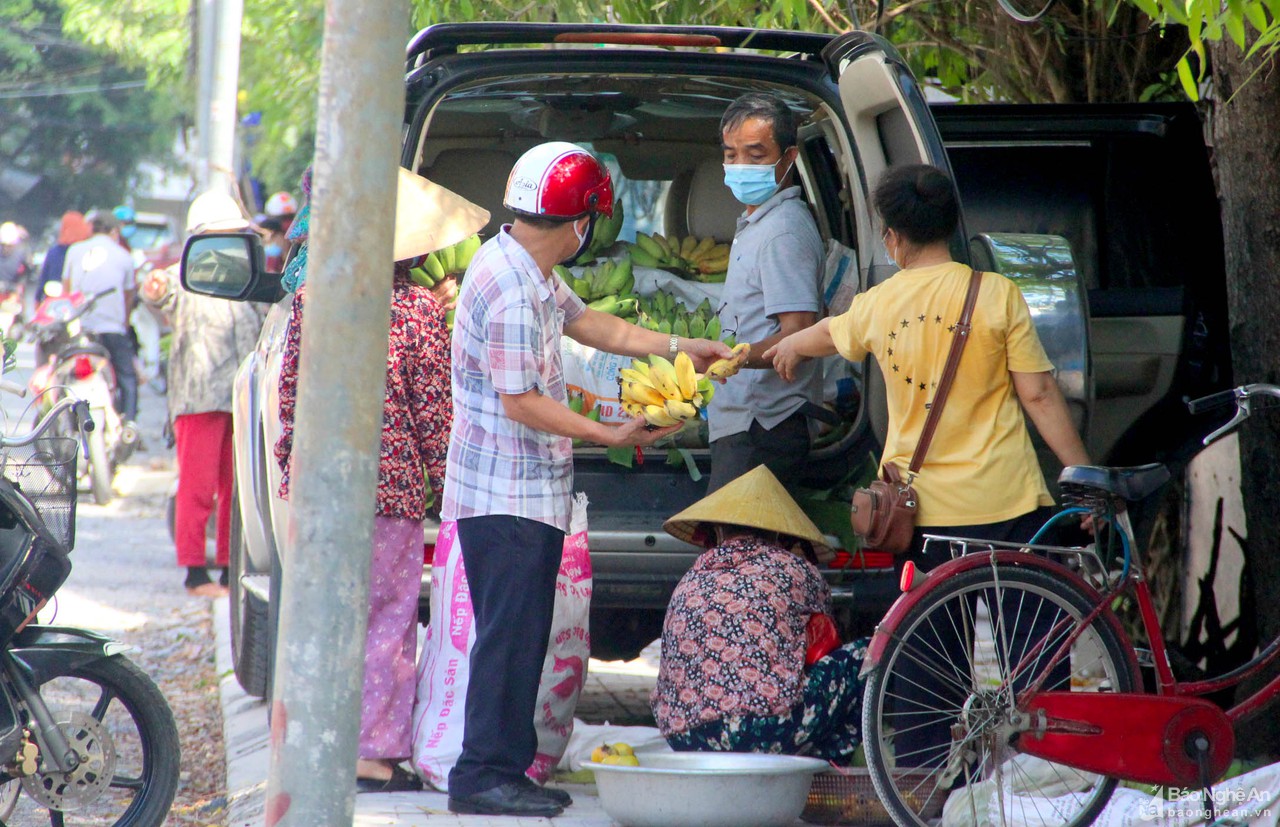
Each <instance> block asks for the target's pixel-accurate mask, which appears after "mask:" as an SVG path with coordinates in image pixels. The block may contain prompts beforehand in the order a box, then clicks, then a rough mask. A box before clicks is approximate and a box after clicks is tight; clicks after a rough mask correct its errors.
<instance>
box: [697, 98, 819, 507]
mask: <svg viewBox="0 0 1280 827" xmlns="http://www.w3.org/2000/svg"><path fill="white" fill-rule="evenodd" d="M720 135H721V139H722V141H723V148H724V169H725V185H726V186H727V187H729V189H730V190H732V191H733V194H734V197H735V198H737V199H738V200H739V201H740V202H742V203H743V204H744V205H745V206H746V211H745V212H744V213H743V214H742V215H741V216H740V217H739V218H738V227H737V231H736V233H735V235H734V238H733V250H732V253H731V254H730V257H729V274H728V277H727V278H726V279H725V285H724V295H723V301H724V308H723V309H722V310H721V311H720V322H721V324H722V325H723V327H724V329H725V330H732V331H735V337H736V338H737V341H739V342H750V343H751V357H750V359H749V361H748V362H747V365H746V366H747V367H748V368H754V370H745V371H743V372H742V373H740V374H738V375H737V376H735V377H734V378H733V379H731V380H729V381H728V382H726V383H725V384H724V386H722V387H720V388H717V389H716V394H715V398H714V399H713V400H712V402H711V409H710V412H709V423H710V432H711V480H710V483H709V490H710V491H714V490H716V489H718V488H721V487H722V486H724V485H726V484H727V483H729V482H731V481H733V480H734V479H736V478H738V477H740V476H742V475H743V474H745V473H746V472H747V471H750V470H751V469H752V468H755V467H756V466H757V465H766V466H768V468H769V470H770V471H772V472H773V475H774V476H775V477H777V478H778V480H779V481H781V482H782V483H783V484H784V485H788V486H789V485H792V484H794V483H795V482H797V481H798V479H799V476H800V472H801V470H802V468H803V466H804V462H805V460H806V458H807V456H808V454H809V422H808V419H807V418H806V417H805V415H804V414H803V413H802V412H801V408H802V407H803V406H804V404H805V403H806V402H815V403H817V402H821V400H822V375H821V370H822V366H821V362H820V361H819V360H813V359H811V360H807V361H806V362H805V363H804V365H803V366H801V367H800V368H799V369H798V370H797V373H796V377H795V381H793V382H786V381H783V379H782V378H781V377H779V376H778V374H777V373H775V372H774V370H773V365H772V363H770V362H767V361H765V360H763V359H761V358H760V357H761V354H763V353H764V352H765V351H766V350H768V349H769V348H770V347H772V346H773V345H774V344H775V343H777V342H778V341H779V340H780V339H782V338H783V337H784V336H787V335H789V334H791V333H794V332H795V331H797V330H802V329H804V328H806V327H809V326H810V325H812V324H814V323H815V322H816V321H817V320H818V314H819V312H820V311H821V307H822V305H821V285H822V262H823V245H822V238H821V236H819V235H818V227H817V225H816V224H815V223H814V220H813V216H812V215H811V214H810V213H809V208H808V206H807V205H806V204H805V201H804V198H803V197H802V193H801V190H800V187H799V186H795V185H793V182H794V180H795V178H794V176H793V174H792V172H793V169H794V166H795V161H796V155H797V153H798V149H797V148H796V119H795V115H794V114H793V113H792V111H791V109H790V108H789V107H788V106H787V105H786V103H784V102H783V101H782V100H781V99H780V98H778V97H776V96H774V95H770V94H765V93H760V92H752V93H749V94H746V95H743V96H742V97H740V98H738V99H737V100H736V101H734V102H733V103H732V104H730V105H729V108H728V109H726V110H725V113H724V117H723V118H722V119H721V121H720Z"/></svg>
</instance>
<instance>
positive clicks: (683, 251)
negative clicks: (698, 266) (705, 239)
mask: <svg viewBox="0 0 1280 827" xmlns="http://www.w3.org/2000/svg"><path fill="white" fill-rule="evenodd" d="M697 246H698V237H697V236H696V235H687V236H685V237H684V238H683V239H682V240H681V241H680V258H688V257H689V256H691V255H693V250H694V248H695V247H697Z"/></svg>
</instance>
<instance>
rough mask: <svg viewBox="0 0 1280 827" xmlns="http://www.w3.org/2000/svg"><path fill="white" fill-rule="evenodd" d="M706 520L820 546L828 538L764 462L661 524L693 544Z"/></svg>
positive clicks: (669, 531)
mask: <svg viewBox="0 0 1280 827" xmlns="http://www.w3.org/2000/svg"><path fill="white" fill-rule="evenodd" d="M704 523H718V524H721V525H740V526H747V527H749V528H758V529H761V530H763V531H776V532H778V533H779V534H787V535H790V536H791V537H799V538H800V539H801V540H808V541H809V542H811V543H813V544H814V545H815V546H817V547H819V548H826V547H827V540H826V538H825V537H823V536H822V532H821V531H820V530H819V529H818V527H817V526H816V525H814V524H813V520H810V519H809V517H808V515H806V514H805V513H804V511H802V510H801V509H800V506H798V505H796V501H795V500H793V499H792V498H791V495H790V494H788V493H787V489H785V488H783V487H782V483H780V482H778V478H777V477H775V476H774V475H773V473H772V472H771V471H770V470H769V469H768V468H766V467H765V466H763V465H759V466H756V467H755V468H754V469H752V470H751V471H748V472H747V473H745V474H743V475H742V476H741V477H738V478H737V479H736V480H734V481H733V482H731V483H729V484H728V485H726V486H725V487H723V488H721V489H720V490H718V491H716V492H714V493H712V494H708V495H707V496H705V497H703V498H702V499H700V500H698V501H697V502H696V503H694V504H693V505H691V506H689V507H688V508H686V509H685V510H684V511H681V512H680V513H679V514H677V515H675V516H674V517H672V518H671V519H669V520H667V521H666V522H665V523H663V524H662V527H663V528H665V529H666V530H667V533H668V534H670V535H671V536H672V537H675V538H676V539H678V540H684V541H685V542H686V543H692V542H694V540H693V534H694V531H695V530H696V529H697V528H698V526H699V525H702V524H704Z"/></svg>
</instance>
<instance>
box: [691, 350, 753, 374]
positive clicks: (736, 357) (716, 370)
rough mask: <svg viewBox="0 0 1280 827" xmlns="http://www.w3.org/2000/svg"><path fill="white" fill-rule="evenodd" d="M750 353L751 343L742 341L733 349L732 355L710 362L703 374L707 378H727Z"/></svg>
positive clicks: (744, 361) (740, 367) (741, 364)
mask: <svg viewBox="0 0 1280 827" xmlns="http://www.w3.org/2000/svg"><path fill="white" fill-rule="evenodd" d="M750 355H751V345H750V344H748V343H747V342H743V343H741V344H739V345H737V346H736V347H734V349H733V355H732V356H730V357H729V358H727V359H718V360H716V361H715V362H712V363H711V366H710V367H708V368H707V372H706V373H705V374H703V375H704V376H706V377H707V378H708V379H727V378H729V377H730V376H733V375H734V374H735V373H737V372H738V371H739V370H741V369H742V366H743V364H745V363H746V361H747V357H748V356H750Z"/></svg>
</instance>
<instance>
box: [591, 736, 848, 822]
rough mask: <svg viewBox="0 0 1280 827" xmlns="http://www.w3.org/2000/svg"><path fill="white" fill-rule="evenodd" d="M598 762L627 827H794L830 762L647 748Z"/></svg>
mask: <svg viewBox="0 0 1280 827" xmlns="http://www.w3.org/2000/svg"><path fill="white" fill-rule="evenodd" d="M639 758H640V761H641V764H642V766H639V767H619V766H609V765H605V764H593V765H592V767H591V769H592V770H594V771H595V775H596V788H597V789H598V790H599V792H600V802H601V804H603V805H604V810H605V812H606V813H608V814H609V815H610V816H611V817H612V818H613V819H614V820H615V821H617V822H618V823H619V824H621V825H622V827H789V826H790V825H791V824H793V823H794V822H795V820H796V819H797V818H798V817H799V816H800V811H801V810H803V809H804V805H805V801H806V800H807V799H808V796H809V786H810V784H811V783H812V781H813V775H814V773H816V772H820V771H821V770H823V769H826V768H827V763H826V762H825V761H820V760H818V759H816V758H802V757H799V756H795V755H763V754H760V753H742V752H676V753H656V754H655V753H642V754H641V755H640V756H639Z"/></svg>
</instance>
